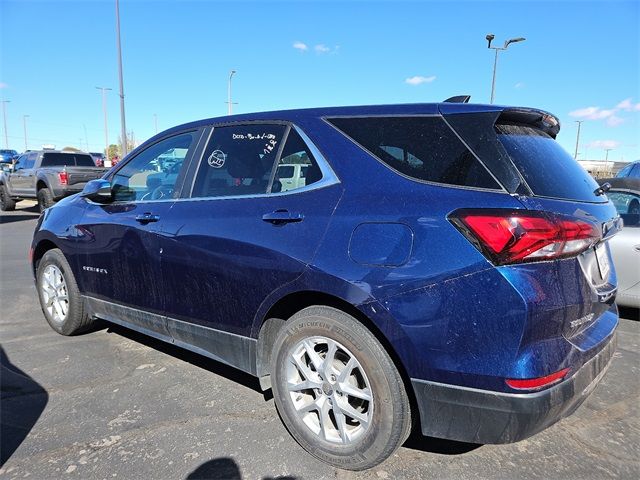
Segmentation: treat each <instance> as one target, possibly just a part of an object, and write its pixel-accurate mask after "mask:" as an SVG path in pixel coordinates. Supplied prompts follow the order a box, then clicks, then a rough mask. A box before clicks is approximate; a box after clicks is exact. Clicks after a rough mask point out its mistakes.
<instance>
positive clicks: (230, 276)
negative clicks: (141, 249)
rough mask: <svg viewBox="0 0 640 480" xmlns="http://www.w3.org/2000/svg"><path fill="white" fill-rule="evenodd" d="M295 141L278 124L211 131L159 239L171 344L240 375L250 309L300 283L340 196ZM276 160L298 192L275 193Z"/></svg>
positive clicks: (318, 160) (278, 187) (329, 175)
mask: <svg viewBox="0 0 640 480" xmlns="http://www.w3.org/2000/svg"><path fill="white" fill-rule="evenodd" d="M302 135H304V134H301V133H298V132H297V131H296V130H295V129H294V128H291V127H289V126H286V125H281V124H264V123H263V124H248V125H237V126H223V127H217V128H215V129H213V132H212V134H211V136H210V138H209V140H208V143H207V146H206V149H205V150H204V154H203V156H202V159H201V161H200V164H199V166H198V168H197V171H196V172H195V175H194V181H193V187H192V191H191V195H189V196H188V198H182V199H179V200H178V201H176V203H175V204H174V206H173V208H172V209H171V214H170V216H169V218H168V220H167V221H166V222H163V224H162V228H161V232H160V235H161V237H160V248H161V249H162V251H163V254H162V276H163V278H165V280H166V282H167V290H168V291H169V292H170V294H169V295H168V297H167V303H166V315H167V316H168V319H167V325H168V328H169V330H170V332H171V333H172V335H173V337H174V339H175V340H176V341H177V342H184V343H188V344H190V345H192V346H195V347H198V348H200V349H201V350H204V351H205V352H206V353H209V354H213V355H214V356H215V357H216V358H219V359H221V360H223V361H226V362H227V363H230V364H232V365H234V366H237V367H239V368H242V369H245V370H248V369H249V368H250V367H249V366H248V365H246V363H245V362H246V361H247V358H249V356H248V354H247V352H246V342H244V341H243V339H245V338H246V337H249V336H250V334H251V327H252V322H253V318H254V315H255V313H256V311H257V310H258V307H259V306H260V304H261V303H262V302H263V301H264V300H265V299H266V298H267V297H268V296H269V294H270V293H272V292H273V291H275V290H277V289H278V288H280V287H282V286H283V285H285V284H287V283H289V282H291V281H293V280H295V279H296V278H297V277H298V276H300V275H301V274H302V272H303V271H304V269H305V267H306V265H307V264H308V263H309V262H310V261H311V260H312V258H313V255H314V253H315V250H316V248H317V246H318V244H319V242H320V239H321V238H322V235H323V234H324V232H325V230H326V228H327V226H328V223H329V220H330V217H331V213H332V212H333V210H334V208H335V206H336V204H337V202H338V199H339V197H340V193H341V190H342V187H341V185H340V184H339V183H338V181H337V179H336V177H335V175H334V174H333V172H332V171H331V169H330V167H329V166H328V164H327V163H326V162H325V161H324V159H322V157H321V155H320V153H319V152H318V151H317V149H315V148H314V147H310V146H309V145H308V144H307V143H306V142H305V140H304V139H303V137H302ZM278 158H281V159H282V160H280V163H281V164H287V163H292V162H305V164H306V165H308V167H309V169H308V171H307V175H306V179H307V184H305V185H304V186H300V187H298V188H295V187H294V188H291V189H286V188H283V186H282V184H281V182H280V181H279V179H278V177H277V176H276V171H277V163H278Z"/></svg>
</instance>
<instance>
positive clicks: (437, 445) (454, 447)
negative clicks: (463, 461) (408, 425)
mask: <svg viewBox="0 0 640 480" xmlns="http://www.w3.org/2000/svg"><path fill="white" fill-rule="evenodd" d="M402 446H403V447H404V448H409V449H411V450H419V451H421V452H429V453H435V454H439V455H462V454H463V453H469V452H471V451H473V450H476V449H477V448H480V447H481V446H482V445H479V444H477V443H465V442H457V441H455V440H445V439H442V438H434V437H425V436H423V435H422V432H421V431H420V425H419V424H417V425H416V426H415V427H414V428H413V430H412V431H411V435H409V438H407V441H406V442H404V444H403V445H402Z"/></svg>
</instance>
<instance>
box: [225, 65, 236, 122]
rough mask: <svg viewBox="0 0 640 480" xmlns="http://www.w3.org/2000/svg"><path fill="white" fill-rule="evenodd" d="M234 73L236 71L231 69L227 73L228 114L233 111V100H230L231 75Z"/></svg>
mask: <svg viewBox="0 0 640 480" xmlns="http://www.w3.org/2000/svg"><path fill="white" fill-rule="evenodd" d="M234 73H236V71H235V70H231V72H230V73H229V82H228V83H227V106H228V108H227V113H228V114H229V115H231V113H232V112H233V102H232V101H231V77H233V74H234ZM236 104H237V102H236Z"/></svg>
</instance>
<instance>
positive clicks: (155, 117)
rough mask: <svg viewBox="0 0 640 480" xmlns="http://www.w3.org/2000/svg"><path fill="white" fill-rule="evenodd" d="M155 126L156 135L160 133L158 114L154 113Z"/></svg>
mask: <svg viewBox="0 0 640 480" xmlns="http://www.w3.org/2000/svg"><path fill="white" fill-rule="evenodd" d="M153 126H154V127H155V129H156V135H157V134H158V114H157V113H154V114H153Z"/></svg>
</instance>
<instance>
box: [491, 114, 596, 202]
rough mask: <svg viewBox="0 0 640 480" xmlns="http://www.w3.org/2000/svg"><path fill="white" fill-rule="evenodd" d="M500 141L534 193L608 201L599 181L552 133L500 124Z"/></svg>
mask: <svg viewBox="0 0 640 480" xmlns="http://www.w3.org/2000/svg"><path fill="white" fill-rule="evenodd" d="M495 128H496V133H497V135H498V141H499V142H500V143H501V144H502V146H503V147H504V148H505V150H506V151H507V153H508V155H509V157H510V158H511V161H512V162H513V164H514V165H515V166H516V168H517V169H518V171H519V172H520V174H521V175H522V177H523V178H524V180H525V181H526V182H527V184H528V185H529V188H530V189H531V192H532V193H533V194H534V195H537V196H541V197H551V198H559V199H563V200H578V201H585V202H606V201H607V200H606V198H605V196H603V195H600V196H598V195H596V194H595V192H596V190H597V189H598V184H597V182H596V181H595V180H594V179H593V177H591V175H589V173H588V172H587V171H586V170H585V169H584V168H582V166H580V164H579V163H578V162H577V161H575V159H574V158H573V157H572V156H571V155H569V153H568V152H567V151H566V150H565V149H564V148H562V147H561V146H560V144H559V143H558V142H556V141H555V140H554V139H553V138H551V137H550V136H549V135H547V134H546V133H544V132H543V131H541V130H539V129H537V128H533V127H530V126H526V125H511V124H497V125H496V127H495Z"/></svg>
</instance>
